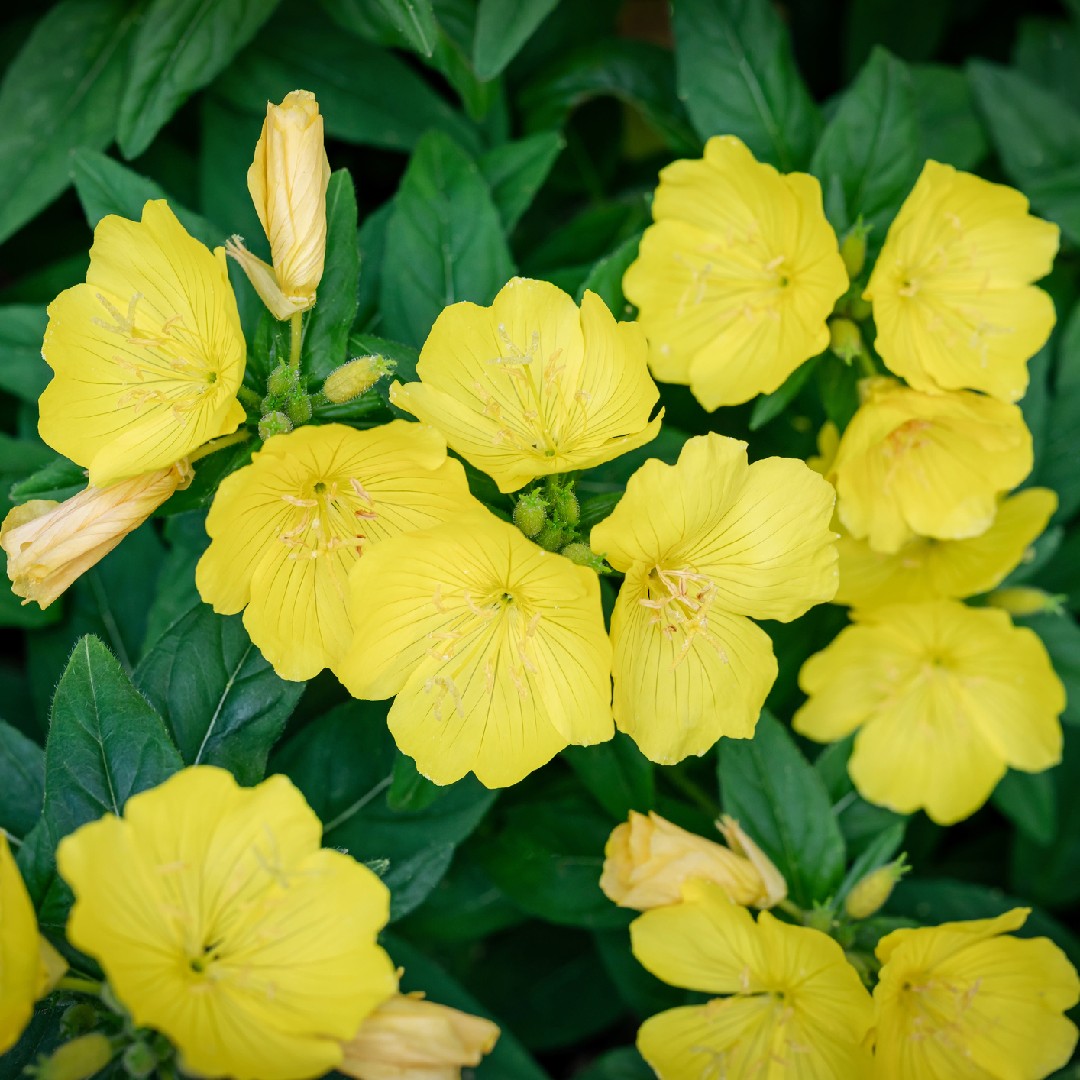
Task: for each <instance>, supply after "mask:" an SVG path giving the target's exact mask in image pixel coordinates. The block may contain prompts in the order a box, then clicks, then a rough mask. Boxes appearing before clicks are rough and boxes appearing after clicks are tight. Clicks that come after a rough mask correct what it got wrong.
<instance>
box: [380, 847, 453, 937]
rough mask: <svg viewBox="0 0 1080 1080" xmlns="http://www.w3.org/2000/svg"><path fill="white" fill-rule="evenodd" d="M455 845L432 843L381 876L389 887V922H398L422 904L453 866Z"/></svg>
mask: <svg viewBox="0 0 1080 1080" xmlns="http://www.w3.org/2000/svg"><path fill="white" fill-rule="evenodd" d="M453 857H454V845H453V844H433V845H431V846H430V847H426V848H423V849H421V850H420V851H418V852H416V853H415V854H414V855H409V856H406V858H404V859H398V860H396V861H394V862H392V863H391V864H390V867H389V869H388V870H387V871H386V873H385V874H383V875H382V880H383V884H384V885H385V886H386V887H387V888H388V889H389V890H390V921H391V922H397V921H398V919H403V918H404V917H405V916H406V915H408V914H409V913H410V912H412V911H414V910H415V909H416V908H417V907H419V906H420V905H421V904H422V903H423V902H424V901H425V900H426V899H427V898H428V896H429V895H430V893H431V891H432V889H434V888H435V886H436V885H438V884H439V882H440V881H442V879H443V878H444V877H445V876H446V871H447V870H449V869H450V860H451V859H452V858H453Z"/></svg>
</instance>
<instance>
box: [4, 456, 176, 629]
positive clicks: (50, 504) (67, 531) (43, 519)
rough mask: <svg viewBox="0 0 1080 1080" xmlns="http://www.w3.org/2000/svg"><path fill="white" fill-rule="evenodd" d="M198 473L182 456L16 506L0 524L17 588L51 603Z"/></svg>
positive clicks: (14, 588) (19, 592)
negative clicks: (65, 495)
mask: <svg viewBox="0 0 1080 1080" xmlns="http://www.w3.org/2000/svg"><path fill="white" fill-rule="evenodd" d="M193 476H194V473H193V472H192V471H191V467H190V465H188V463H187V461H180V462H177V463H176V464H175V465H173V466H171V467H170V468H167V469H158V470H157V471H155V472H152V473H145V474H144V475H142V476H133V477H132V478H131V479H129V480H121V481H119V482H118V483H115V484H111V485H110V486H109V487H106V488H96V487H87V488H85V489H84V490H82V491H80V492H79V493H78V494H77V495H73V496H72V497H71V498H70V499H65V500H64V502H56V501H54V500H52V499H33V500H31V501H30V502H26V503H22V504H21V505H19V506H16V507H14V508H12V509H11V510H9V511H8V514H7V517H5V518H4V522H3V524H2V525H0V547H2V548H3V549H4V551H5V552H6V553H7V557H8V559H7V572H8V577H10V578H11V589H12V592H14V593H15V595H16V596H21V597H23V603H24V604H27V603H29V602H30V601H31V600H33V601H34V602H35V603H36V604H38V605H40V606H41V607H42V608H47V607H48V606H49V605H50V604H51V603H52V602H53V601H54V600H55V599H56V598H57V597H58V596H60V594H61V593H63V592H64V591H65V590H66V589H67V588H68V587H69V586H70V585H71V584H72V583H73V582H74V581H75V580H76V578H78V577H79V576H80V575H82V574H84V573H85V572H86V571H87V570H89V569H90V567H91V566H93V565H94V564H95V563H97V562H99V561H100V560H101V559H103V558H104V557H105V556H106V555H107V554H108V553H109V552H110V551H112V549H113V548H114V547H116V545H117V544H119V543H120V541H121V540H123V539H124V537H125V536H127V535H128V533H130V532H132V531H133V530H134V529H137V528H138V527H139V526H140V525H141V524H142V523H143V522H144V521H146V519H147V518H148V517H150V515H151V514H152V513H153V512H154V511H155V510H156V509H157V508H158V507H159V506H161V504H162V503H163V502H165V500H166V499H168V498H169V497H170V496H171V495H172V494H173V493H174V492H176V491H179V490H180V489H182V488H185V487H187V486H188V484H189V483H191V480H192V478H193Z"/></svg>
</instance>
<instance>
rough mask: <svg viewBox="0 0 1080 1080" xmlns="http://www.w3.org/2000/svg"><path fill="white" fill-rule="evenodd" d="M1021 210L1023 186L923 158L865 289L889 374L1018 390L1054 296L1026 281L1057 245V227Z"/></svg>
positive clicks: (922, 383) (1013, 394)
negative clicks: (1018, 187)
mask: <svg viewBox="0 0 1080 1080" xmlns="http://www.w3.org/2000/svg"><path fill="white" fill-rule="evenodd" d="M1027 211H1028V201H1027V199H1025V198H1024V196H1023V195H1021V194H1020V192H1019V191H1014V190H1013V189H1012V188H1009V187H1004V186H1002V185H1001V184H992V183H990V182H989V181H988V180H982V179H980V178H979V177H978V176H972V175H971V174H970V173H964V172H958V171H957V170H956V169H954V168H953V167H952V166H951V165H942V164H940V163H939V162H937V161H928V162H927V163H926V165H925V167H924V168H923V171H922V175H921V176H920V177H919V180H918V183H916V185H915V187H914V189H913V190H912V192H911V194H910V195H909V196H908V197H907V199H906V200H905V202H904V205H903V206H902V207H901V208H900V213H899V214H897V216H896V220H895V221H894V222H893V223H892V226H891V227H890V229H889V234H888V236H887V237H886V238H885V246H884V248H882V251H881V255H880V256H878V260H877V264H876V265H875V266H874V272H873V274H872V275H871V277H870V283H869V285H868V286H867V288H866V292H865V293H864V294H863V295H864V296H865V297H866V299H867V300H872V301H873V305H874V322H875V324H876V326H877V341H876V342H875V347H876V348H877V351H878V352H879V353H880V354H881V358H882V359H883V360H884V361H885V363H886V364H887V365H888V367H889V369H890V370H891V371H894V372H896V374H897V375H902V376H903V377H904V378H905V379H907V381H908V382H909V383H910V384H911V385H912V386H914V387H915V388H916V389H918V390H925V391H928V392H933V391H935V390H960V389H964V388H967V389H971V390H982V391H984V392H985V393H987V394H990V395H991V396H992V397H995V398H998V399H1000V400H1001V401H1018V400H1019V399H1020V398H1021V397H1023V396H1024V391H1025V390H1026V389H1027V384H1028V373H1027V361H1028V360H1029V359H1030V358H1031V357H1032V356H1034V355H1035V353H1036V352H1038V350H1039V349H1040V348H1041V347H1042V345H1043V344H1044V343H1045V341H1046V339H1047V337H1049V335H1050V330H1051V329H1052V328H1053V325H1054V305H1053V302H1052V301H1051V300H1050V297H1049V296H1047V295H1046V293H1045V292H1043V291H1042V290H1041V289H1037V288H1035V287H1034V286H1033V285H1032V284H1031V282H1033V281H1036V280H1038V279H1039V278H1041V277H1044V276H1045V275H1046V274H1048V273H1049V272H1050V267H1051V264H1052V263H1053V261H1054V255H1055V254H1056V252H1057V249H1058V227H1057V226H1056V225H1051V224H1050V222H1048V221H1041V220H1039V219H1038V218H1034V217H1031V216H1030V215H1029V214H1028V212H1027Z"/></svg>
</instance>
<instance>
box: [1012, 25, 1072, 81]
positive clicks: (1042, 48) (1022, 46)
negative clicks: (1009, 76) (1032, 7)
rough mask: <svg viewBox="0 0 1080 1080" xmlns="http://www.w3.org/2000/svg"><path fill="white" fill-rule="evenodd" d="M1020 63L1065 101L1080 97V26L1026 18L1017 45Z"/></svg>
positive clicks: (1025, 73) (1026, 73) (1017, 55)
mask: <svg viewBox="0 0 1080 1080" xmlns="http://www.w3.org/2000/svg"><path fill="white" fill-rule="evenodd" d="M1013 60H1014V62H1015V64H1016V67H1018V68H1019V69H1020V71H1021V72H1023V74H1024V75H1026V76H1027V77H1028V78H1029V79H1031V80H1032V82H1037V83H1040V84H1042V85H1043V86H1045V87H1046V89H1047V90H1050V91H1052V92H1053V93H1055V94H1057V95H1058V96H1059V97H1060V98H1061V99H1062V100H1063V101H1080V26H1077V25H1075V24H1071V23H1066V22H1058V21H1057V20H1050V19H1022V20H1021V21H1020V32H1019V35H1018V36H1017V39H1016V44H1015V46H1014V48H1013Z"/></svg>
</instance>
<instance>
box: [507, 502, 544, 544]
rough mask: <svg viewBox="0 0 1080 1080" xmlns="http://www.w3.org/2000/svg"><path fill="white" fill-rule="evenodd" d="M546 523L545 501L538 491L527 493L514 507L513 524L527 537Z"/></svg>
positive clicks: (534, 533) (531, 535) (535, 532)
mask: <svg viewBox="0 0 1080 1080" xmlns="http://www.w3.org/2000/svg"><path fill="white" fill-rule="evenodd" d="M546 523H547V499H545V498H544V496H543V495H542V494H541V493H540V492H539V491H527V492H525V494H524V495H522V496H521V498H520V499H518V501H517V503H516V504H515V505H514V524H515V525H516V526H517V527H518V528H519V529H520V530H521V531H522V532H523V533H524V534H525V535H526V536H528V537H530V538H531V537H533V536H536V534H537V533H538V532H539V531H540V530H541V529H542V528H543V527H544V525H545V524H546Z"/></svg>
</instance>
